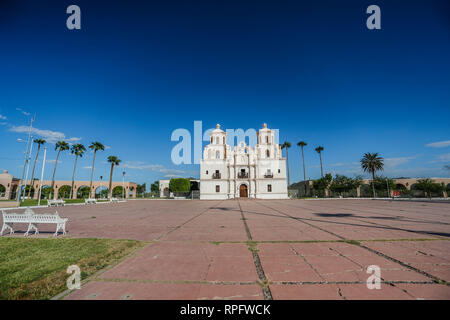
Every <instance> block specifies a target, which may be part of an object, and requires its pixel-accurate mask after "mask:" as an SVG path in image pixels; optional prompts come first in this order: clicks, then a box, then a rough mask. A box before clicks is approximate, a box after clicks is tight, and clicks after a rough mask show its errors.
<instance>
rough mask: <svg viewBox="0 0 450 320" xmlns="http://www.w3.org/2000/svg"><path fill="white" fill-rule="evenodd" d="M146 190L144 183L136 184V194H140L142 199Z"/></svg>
mask: <svg viewBox="0 0 450 320" xmlns="http://www.w3.org/2000/svg"><path fill="white" fill-rule="evenodd" d="M146 189H147V185H146V184H145V183H143V184H138V185H137V186H136V193H140V194H142V197H144V196H145V190H146Z"/></svg>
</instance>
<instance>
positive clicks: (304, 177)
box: [297, 141, 308, 196]
mask: <svg viewBox="0 0 450 320" xmlns="http://www.w3.org/2000/svg"><path fill="white" fill-rule="evenodd" d="M307 145H308V144H307V143H306V142H305V141H299V142H298V143H297V146H299V147H300V148H302V159H303V181H304V182H305V196H306V170H305V154H304V153H303V147H305V146H307Z"/></svg>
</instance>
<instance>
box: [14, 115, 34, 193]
mask: <svg viewBox="0 0 450 320" xmlns="http://www.w3.org/2000/svg"><path fill="white" fill-rule="evenodd" d="M33 121H34V117H33V118H31V120H30V128H29V130H28V140H27V149H26V151H25V159H24V162H23V169H22V178H21V179H20V182H19V189H18V190H17V191H18V192H17V197H16V198H17V202H20V197H21V195H22V182H23V178H24V175H25V167H26V165H27V159H28V152H29V151H30V150H29V148H30V139H31V131H32V128H33ZM18 141H19V139H18Z"/></svg>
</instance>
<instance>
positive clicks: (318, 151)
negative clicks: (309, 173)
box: [314, 146, 323, 178]
mask: <svg viewBox="0 0 450 320" xmlns="http://www.w3.org/2000/svg"><path fill="white" fill-rule="evenodd" d="M314 150H316V152H317V153H318V154H319V157H320V175H321V177H322V178H323V166H322V151H323V147H322V146H318V147H317V148H315V149H314Z"/></svg>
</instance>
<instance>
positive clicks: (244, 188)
mask: <svg viewBox="0 0 450 320" xmlns="http://www.w3.org/2000/svg"><path fill="white" fill-rule="evenodd" d="M239 196H240V197H241V198H248V188H247V185H246V184H241V186H240V187H239Z"/></svg>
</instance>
